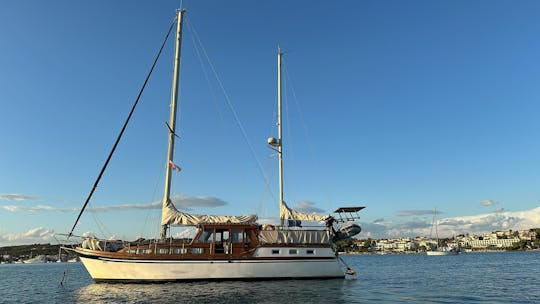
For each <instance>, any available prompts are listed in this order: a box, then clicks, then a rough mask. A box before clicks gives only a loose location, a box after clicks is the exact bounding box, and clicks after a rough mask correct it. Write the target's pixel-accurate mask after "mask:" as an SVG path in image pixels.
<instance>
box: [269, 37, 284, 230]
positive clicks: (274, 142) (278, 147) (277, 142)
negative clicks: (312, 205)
mask: <svg viewBox="0 0 540 304" xmlns="http://www.w3.org/2000/svg"><path fill="white" fill-rule="evenodd" d="M282 55H283V53H281V48H280V46H279V45H278V57H277V58H278V77H277V95H278V121H277V127H278V138H277V139H275V138H273V137H270V138H268V144H269V145H271V146H272V147H273V148H272V149H274V150H275V151H276V152H277V153H278V158H279V161H278V163H279V210H280V218H281V209H282V206H283V145H282V138H281V135H282V131H281V129H282V128H281V56H282ZM281 226H282V227H283V219H281Z"/></svg>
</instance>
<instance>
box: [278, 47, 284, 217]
mask: <svg viewBox="0 0 540 304" xmlns="http://www.w3.org/2000/svg"><path fill="white" fill-rule="evenodd" d="M281 55H283V54H282V53H281V48H280V46H279V45H278V79H277V82H278V83H277V95H278V122H277V126H278V146H277V152H278V157H279V208H280V210H281V206H282V205H283V143H282V138H281V135H282V132H281ZM281 227H283V219H281Z"/></svg>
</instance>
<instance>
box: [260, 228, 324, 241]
mask: <svg viewBox="0 0 540 304" xmlns="http://www.w3.org/2000/svg"><path fill="white" fill-rule="evenodd" d="M331 239H332V238H331V237H330V231H327V230H262V231H259V242H260V243H261V244H330V241H331Z"/></svg>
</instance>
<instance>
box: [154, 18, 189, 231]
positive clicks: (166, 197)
mask: <svg viewBox="0 0 540 304" xmlns="http://www.w3.org/2000/svg"><path fill="white" fill-rule="evenodd" d="M184 12H185V10H184V9H179V10H177V11H176V19H177V27H176V40H175V41H176V43H175V54H174V63H173V80H172V89H171V105H170V107H171V109H170V119H169V125H168V127H169V148H168V150H167V162H166V167H165V191H164V193H163V201H162V210H163V209H165V208H166V207H167V205H168V204H169V203H170V200H171V198H170V194H171V173H172V172H171V170H172V168H171V167H172V166H171V163H172V161H173V155H174V137H175V136H176V134H175V130H176V104H177V101H178V83H179V79H180V51H181V46H182V17H183V16H184ZM168 227H169V225H167V224H165V225H162V226H161V233H160V238H161V239H165V238H166V237H167V228H168Z"/></svg>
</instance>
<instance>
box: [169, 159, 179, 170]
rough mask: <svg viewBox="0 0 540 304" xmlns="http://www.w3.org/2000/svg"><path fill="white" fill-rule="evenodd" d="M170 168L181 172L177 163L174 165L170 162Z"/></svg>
mask: <svg viewBox="0 0 540 304" xmlns="http://www.w3.org/2000/svg"><path fill="white" fill-rule="evenodd" d="M169 167H171V168H172V169H173V170H174V171H176V172H180V170H181V169H180V167H178V166H177V165H176V164H175V163H173V162H172V161H169Z"/></svg>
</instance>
